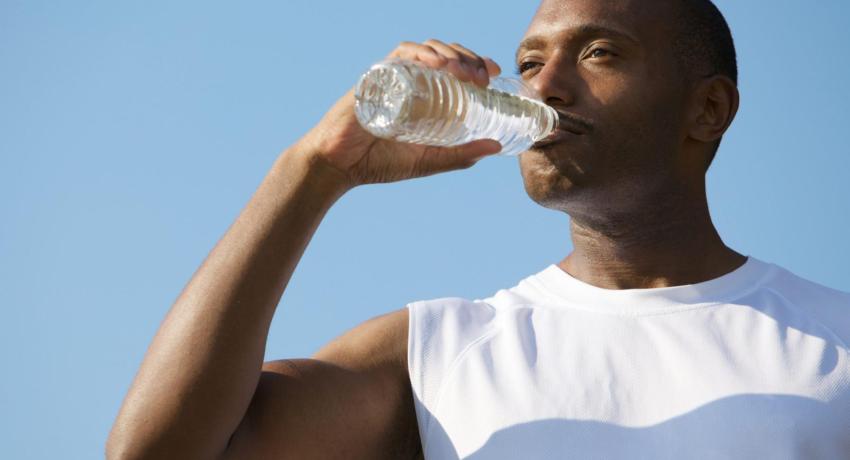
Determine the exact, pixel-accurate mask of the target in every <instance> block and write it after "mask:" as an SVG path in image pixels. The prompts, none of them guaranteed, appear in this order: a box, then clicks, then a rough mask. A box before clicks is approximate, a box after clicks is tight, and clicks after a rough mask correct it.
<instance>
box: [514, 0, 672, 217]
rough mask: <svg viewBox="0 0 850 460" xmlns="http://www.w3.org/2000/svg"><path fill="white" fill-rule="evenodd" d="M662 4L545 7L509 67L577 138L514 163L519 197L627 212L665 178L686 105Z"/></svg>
mask: <svg viewBox="0 0 850 460" xmlns="http://www.w3.org/2000/svg"><path fill="white" fill-rule="evenodd" d="M669 3H671V2H667V1H647V0H543V2H542V4H541V5H540V7H539V9H538V11H537V13H536V14H535V16H534V18H533V20H532V22H531V25H530V26H529V28H528V31H527V32H526V34H525V37H524V38H523V41H522V42H521V44H520V47H519V49H518V51H517V62H516V64H517V66H518V68H519V70H520V72H521V75H522V78H523V80H524V81H526V82H527V83H529V84H530V85H531V86H532V87H534V88H535V89H537V91H538V92H539V93H540V95H541V96H542V98H543V100H544V101H545V102H546V103H547V104H549V105H551V106H552V107H554V108H555V109H556V110H558V111H559V112H560V113H562V117H566V118H567V120H563V119H562V123H561V125H562V126H565V127H566V128H567V129H568V130H572V131H575V132H576V133H565V134H563V138H562V140H560V141H558V142H555V143H553V144H549V145H545V146H539V147H533V148H532V149H530V150H529V151H527V152H525V153H523V154H522V155H521V156H520V168H521V171H522V176H523V181H524V183H525V188H526V191H527V192H528V194H529V196H530V197H531V198H532V199H534V200H535V201H537V202H538V203H540V204H541V205H543V206H546V207H549V208H553V209H559V210H563V211H583V210H585V211H586V210H588V208H593V207H596V208H597V210H598V206H599V205H600V204H604V205H605V206H606V207H608V208H609V209H611V210H614V211H625V212H628V211H630V210H631V208H633V207H634V206H635V205H636V204H637V203H639V202H640V201H642V199H643V198H645V197H646V196H647V194H651V193H652V192H653V191H655V190H658V189H661V188H663V186H664V184H666V183H668V182H669V181H670V180H671V178H672V176H673V175H674V172H675V168H676V166H675V160H676V158H675V157H676V154H677V153H678V151H679V149H680V148H681V145H682V142H683V140H684V136H683V134H682V131H683V129H682V116H683V111H684V109H685V107H684V100H685V97H684V93H683V91H684V84H683V83H682V81H681V79H680V78H679V76H678V75H679V74H678V72H677V70H676V69H677V67H676V60H675V57H674V55H673V51H672V50H673V47H672V40H673V37H674V36H675V30H674V27H675V26H674V24H675V21H673V20H672V18H673V10H672V7H671V6H670V5H669ZM570 120H574V122H570Z"/></svg>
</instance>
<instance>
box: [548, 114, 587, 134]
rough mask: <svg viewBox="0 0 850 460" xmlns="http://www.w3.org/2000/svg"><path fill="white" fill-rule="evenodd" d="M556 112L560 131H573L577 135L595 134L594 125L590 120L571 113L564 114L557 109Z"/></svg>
mask: <svg viewBox="0 0 850 460" xmlns="http://www.w3.org/2000/svg"><path fill="white" fill-rule="evenodd" d="M556 111H557V112H558V129H563V130H565V131H571V132H573V133H575V134H587V133H591V132H593V129H594V128H593V123H592V122H591V121H590V120H588V119H586V118H584V117H580V116H578V115H576V114H573V113H570V112H562V111H560V110H557V109H556Z"/></svg>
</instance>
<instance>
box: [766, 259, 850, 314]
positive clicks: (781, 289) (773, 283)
mask: <svg viewBox="0 0 850 460" xmlns="http://www.w3.org/2000/svg"><path fill="white" fill-rule="evenodd" d="M771 265H772V266H773V268H774V270H773V276H771V277H770V279H769V280H768V282H767V283H766V287H767V288H769V289H771V290H773V291H776V292H778V293H781V294H782V295H784V296H787V297H789V300H800V301H805V302H818V303H824V304H827V305H835V306H837V307H839V308H850V292H845V291H841V290H838V289H835V288H832V287H829V286H826V285H823V284H821V283H819V282H817V281H814V280H812V279H809V278H805V277H803V276H801V275H798V274H796V273H795V272H792V271H791V270H790V269H788V268H785V267H782V266H779V265H776V264H771Z"/></svg>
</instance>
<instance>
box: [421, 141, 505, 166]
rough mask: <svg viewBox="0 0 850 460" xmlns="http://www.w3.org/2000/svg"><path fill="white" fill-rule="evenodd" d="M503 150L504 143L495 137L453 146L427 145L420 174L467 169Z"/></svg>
mask: <svg viewBox="0 0 850 460" xmlns="http://www.w3.org/2000/svg"><path fill="white" fill-rule="evenodd" d="M501 150H502V144H500V143H499V142H498V141H495V140H493V139H480V140H477V141H472V142H469V143H466V144H463V145H458V146H453V147H427V148H426V149H425V151H424V154H423V156H422V160H421V161H420V169H421V170H420V171H419V174H420V175H431V174H437V173H440V172H446V171H453V170H457V169H465V168H469V167H470V166H472V165H474V164H475V163H477V162H478V161H479V160H480V159H482V158H484V157H486V156H490V155H494V154H496V153H498V152H500V151H501Z"/></svg>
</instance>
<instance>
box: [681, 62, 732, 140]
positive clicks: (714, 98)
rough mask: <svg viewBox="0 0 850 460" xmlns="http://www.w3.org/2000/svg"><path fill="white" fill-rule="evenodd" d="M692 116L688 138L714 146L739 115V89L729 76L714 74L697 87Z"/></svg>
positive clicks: (694, 92) (690, 114)
mask: <svg viewBox="0 0 850 460" xmlns="http://www.w3.org/2000/svg"><path fill="white" fill-rule="evenodd" d="M692 94H693V97H692V98H691V101H690V104H691V107H689V110H688V114H689V117H688V118H689V119H688V124H689V129H688V135H689V137H691V138H692V139H695V140H697V141H701V142H705V143H712V142H714V141H717V140H718V139H720V137H722V136H723V133H725V132H726V130H727V129H728V128H729V125H731V124H732V120H733V119H735V114H736V113H737V112H738V103H739V98H740V96H739V94H738V87H737V85H735V82H733V81H732V80H731V79H730V78H729V77H726V76H724V75H713V76H711V77H707V78H703V79H702V80H700V81H698V82H697V83H696V85H695V87H694V91H693V93H692Z"/></svg>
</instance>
